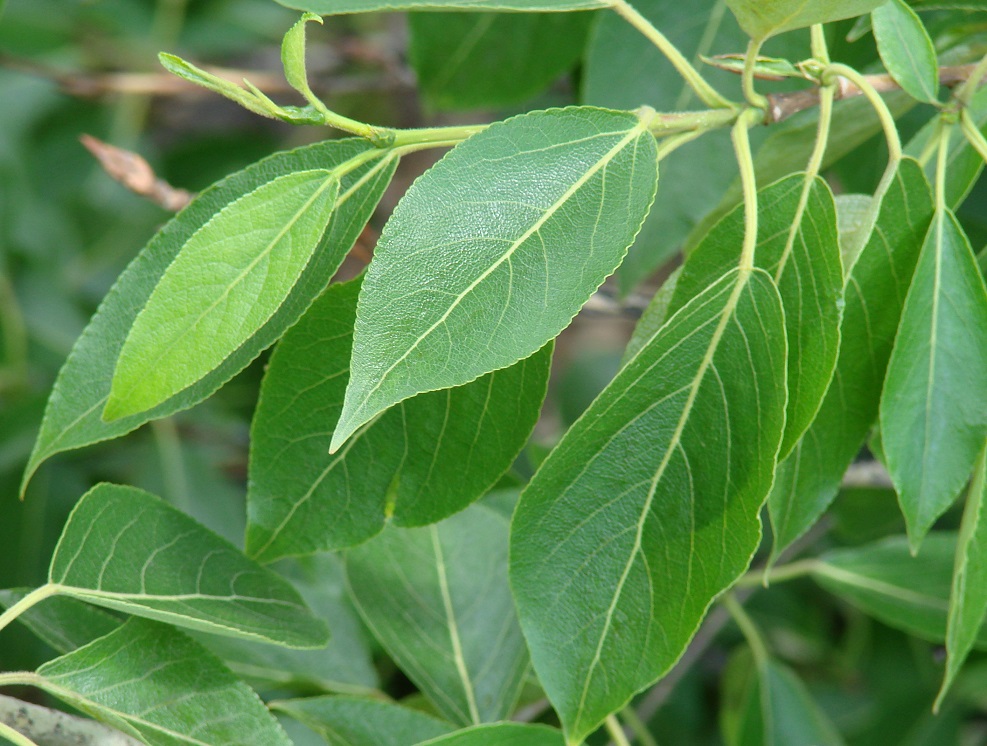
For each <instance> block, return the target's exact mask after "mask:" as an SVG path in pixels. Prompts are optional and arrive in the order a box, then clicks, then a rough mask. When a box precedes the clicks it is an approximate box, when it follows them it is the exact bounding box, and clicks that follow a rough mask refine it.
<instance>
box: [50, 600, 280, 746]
mask: <svg viewBox="0 0 987 746" xmlns="http://www.w3.org/2000/svg"><path fill="white" fill-rule="evenodd" d="M37 677H38V678H37V680H36V682H35V683H36V684H37V686H39V687H40V688H42V689H44V690H45V691H47V692H49V693H50V694H52V695H54V696H55V697H58V698H59V699H61V700H63V701H64V702H67V703H68V704H70V705H72V706H73V707H76V708H78V709H80V710H82V711H83V712H85V713H87V714H89V715H91V716H92V717H94V718H96V719H97V720H101V721H102V722H104V723H106V724H107V725H111V726H113V727H115V728H118V729H119V730H122V731H123V732H125V733H127V734H128V735H131V736H134V737H135V738H139V739H141V740H142V741H144V742H145V743H147V744H150V746H176V745H177V744H190V745H192V744H194V745H196V746H200V745H201V744H209V745H210V746H227V745H228V746H254V745H256V746H291V742H290V741H289V740H288V737H287V736H286V735H285V733H284V731H283V730H282V729H281V727H280V726H279V725H278V724H277V721H276V720H275V719H274V718H273V717H272V716H271V714H270V713H269V712H268V711H267V708H266V707H264V703H263V702H261V700H260V699H259V698H258V697H257V695H256V694H255V693H254V692H253V691H252V690H251V689H250V688H249V687H248V686H247V685H246V684H244V683H243V682H241V681H238V680H237V679H236V678H235V677H234V676H233V674H231V673H230V672H229V671H228V670H227V669H225V668H224V667H223V665H222V664H221V663H220V662H219V661H218V660H217V659H216V658H214V657H213V656H212V655H211V654H210V653H209V652H208V651H207V650H205V649H204V648H203V647H202V646H200V645H198V644H197V643H195V642H193V641H192V640H190V639H189V638H188V637H186V636H185V635H183V634H182V633H181V632H179V631H178V630H176V629H174V628H172V627H169V626H168V625H166V624H160V623H158V622H152V621H149V620H146V619H131V620H130V621H128V622H127V623H126V624H124V625H123V626H122V627H120V628H119V629H117V630H115V631H113V632H111V633H109V634H108V635H106V636H105V637H101V638H99V639H98V640H95V641H94V642H92V643H90V644H89V645H86V646H85V647H82V648H79V649H78V650H75V651H73V652H71V653H69V654H67V655H64V656H62V657H61V658H56V659H55V660H53V661H50V662H48V663H45V664H44V665H43V666H41V667H40V668H39V669H38V671H37Z"/></svg>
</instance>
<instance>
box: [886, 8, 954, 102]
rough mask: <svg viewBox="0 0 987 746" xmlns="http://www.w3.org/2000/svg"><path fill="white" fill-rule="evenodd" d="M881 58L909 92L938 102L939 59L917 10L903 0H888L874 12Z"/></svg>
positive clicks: (915, 96)
mask: <svg viewBox="0 0 987 746" xmlns="http://www.w3.org/2000/svg"><path fill="white" fill-rule="evenodd" d="M871 18H872V19H873V27H874V37H875V38H876V39H877V49H878V52H880V54H881V60H882V61H883V62H884V66H885V67H886V68H887V70H888V72H889V73H891V77H892V78H894V79H895V81H896V82H897V83H898V85H900V86H901V87H902V88H903V89H904V90H905V91H907V92H908V94H909V95H910V96H912V97H913V98H915V99H918V100H919V101H924V102H926V103H929V104H934V103H937V102H938V100H939V99H938V94H939V61H938V59H937V57H936V48H935V46H934V45H933V44H932V39H930V38H929V34H928V32H927V31H926V30H925V26H924V25H923V24H922V20H921V19H920V18H919V17H918V14H917V13H916V12H915V11H914V10H912V9H911V8H910V7H908V4H907V3H905V2H904V0H888V1H887V2H886V3H884V4H883V5H881V6H878V7H877V8H875V9H874V10H873V11H872V12H871Z"/></svg>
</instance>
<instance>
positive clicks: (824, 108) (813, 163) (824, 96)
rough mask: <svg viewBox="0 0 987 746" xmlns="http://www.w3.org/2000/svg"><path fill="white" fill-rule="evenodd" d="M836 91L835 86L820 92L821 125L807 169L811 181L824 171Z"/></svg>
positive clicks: (824, 88)
mask: <svg viewBox="0 0 987 746" xmlns="http://www.w3.org/2000/svg"><path fill="white" fill-rule="evenodd" d="M835 95H836V90H835V89H834V88H833V86H825V87H823V89H822V90H821V91H820V92H819V124H818V126H817V128H816V144H815V146H814V147H813V149H812V155H810V156H809V163H808V165H807V166H806V168H805V171H806V176H807V179H808V180H809V181H811V180H812V179H814V178H815V177H816V176H818V175H819V171H820V170H821V169H822V163H823V158H824V157H825V156H826V146H827V145H828V144H829V130H830V125H831V124H832V122H833V99H834V97H835Z"/></svg>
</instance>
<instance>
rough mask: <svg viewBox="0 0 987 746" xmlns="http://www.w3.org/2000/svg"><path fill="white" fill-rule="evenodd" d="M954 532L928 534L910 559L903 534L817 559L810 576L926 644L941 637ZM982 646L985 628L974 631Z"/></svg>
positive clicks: (986, 641) (985, 642) (986, 635)
mask: <svg viewBox="0 0 987 746" xmlns="http://www.w3.org/2000/svg"><path fill="white" fill-rule="evenodd" d="M955 554H956V534H953V533H946V532H936V531H933V532H931V533H930V534H929V535H928V536H927V537H926V538H925V541H924V542H922V550H921V551H920V552H919V554H918V556H916V557H913V556H912V555H911V553H910V552H909V550H908V540H907V537H905V536H892V537H890V538H887V539H883V540H881V541H878V542H875V543H874V544H869V545H867V546H863V547H859V548H854V549H838V550H835V551H832V552H829V553H827V554H824V555H822V556H821V557H820V558H819V561H818V563H816V564H815V565H814V566H813V570H812V577H813V578H815V580H816V581H817V582H818V583H819V584H820V585H821V586H822V587H823V588H825V589H827V590H828V591H830V592H831V593H834V594H836V595H837V596H840V597H841V598H843V599H845V600H846V601H849V602H850V603H851V604H853V605H854V606H856V607H857V608H858V609H860V610H861V611H863V612H864V613H865V614H869V615H870V616H872V617H874V618H875V619H879V620H880V621H882V622H884V623H885V624H887V625H889V626H891V627H895V628H896V629H901V630H904V631H905V632H907V633H909V634H911V635H915V636H916V637H921V638H922V639H925V640H931V641H932V642H937V643H942V642H943V641H944V640H945V639H946V615H947V612H948V609H949V588H950V577H951V576H952V574H953V558H954V556H955ZM976 645H977V647H985V646H987V629H985V628H984V627H980V628H979V631H978V632H977V641H976Z"/></svg>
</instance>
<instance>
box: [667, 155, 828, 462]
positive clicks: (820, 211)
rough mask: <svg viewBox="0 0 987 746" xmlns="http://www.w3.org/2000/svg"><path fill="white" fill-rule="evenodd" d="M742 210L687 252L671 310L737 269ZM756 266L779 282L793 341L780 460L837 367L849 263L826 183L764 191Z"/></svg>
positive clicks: (797, 182) (788, 182)
mask: <svg viewBox="0 0 987 746" xmlns="http://www.w3.org/2000/svg"><path fill="white" fill-rule="evenodd" d="M743 242H744V210H743V207H742V206H739V207H737V208H735V209H734V210H733V212H731V213H730V214H728V215H727V216H726V217H724V218H723V220H721V221H720V222H719V223H718V224H717V225H716V226H714V227H713V229H712V230H711V231H710V232H709V234H708V235H707V236H706V238H704V239H703V240H702V241H701V242H700V244H699V245H698V246H697V247H696V248H695V249H694V250H693V252H692V253H691V254H690V255H689V258H688V260H687V261H686V263H685V266H684V267H683V269H682V274H681V276H680V277H679V279H678V282H677V283H676V287H675V294H674V296H673V298H672V302H671V305H670V309H669V311H670V313H674V312H675V311H677V310H678V309H679V308H681V307H682V306H684V305H685V304H686V303H687V302H688V301H689V300H690V299H691V298H693V297H694V296H696V295H697V294H698V293H699V292H700V291H702V290H703V289H704V288H705V287H706V286H708V285H710V284H711V283H712V282H714V281H715V280H716V279H717V278H719V277H721V276H722V275H723V274H724V273H725V272H727V271H729V270H730V268H731V267H735V266H737V261H738V259H739V257H740V249H741V246H742V245H743ZM754 263H755V264H756V265H757V266H758V267H761V268H762V269H764V270H765V271H767V272H768V273H769V274H771V276H772V277H773V278H774V280H775V282H776V283H777V284H778V291H779V292H780V293H781V301H782V304H783V306H784V308H785V330H786V334H787V337H788V414H787V417H786V421H785V437H784V438H783V439H782V445H781V451H780V453H779V458H784V457H785V456H787V455H788V453H789V452H790V451H791V450H792V448H794V447H795V443H796V442H797V441H798V439H799V437H800V436H801V435H802V433H803V432H805V430H806V428H807V427H808V426H809V424H810V423H811V422H812V420H813V418H814V417H815V414H816V412H817V411H818V409H819V405H820V403H821V402H822V398H823V395H824V394H825V393H826V389H828V388H829V382H830V379H831V378H832V375H833V369H834V367H835V366H836V357H837V354H838V352H839V346H840V344H839V342H840V317H841V311H842V303H843V266H842V262H841V259H840V245H839V236H838V233H837V227H836V207H835V205H834V204H833V195H832V194H831V193H830V191H829V187H828V186H826V182H824V181H823V180H822V179H820V178H818V177H816V179H814V180H813V181H812V182H811V183H809V184H806V181H805V175H804V174H794V175H792V176H789V177H787V178H785V179H782V180H781V181H778V182H775V183H774V184H771V185H770V186H766V187H764V188H763V189H761V190H760V191H759V193H758V243H757V250H756V251H755V254H754Z"/></svg>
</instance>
